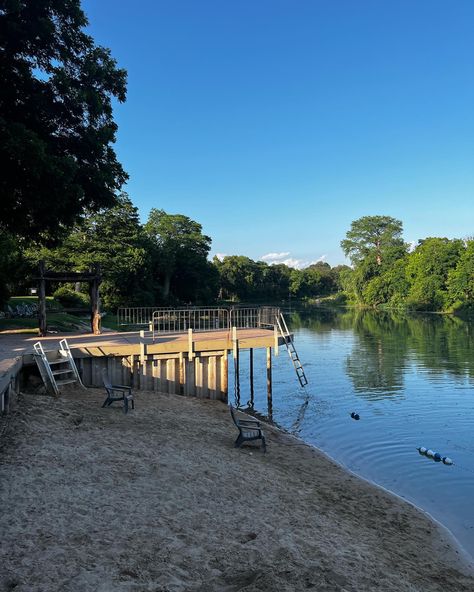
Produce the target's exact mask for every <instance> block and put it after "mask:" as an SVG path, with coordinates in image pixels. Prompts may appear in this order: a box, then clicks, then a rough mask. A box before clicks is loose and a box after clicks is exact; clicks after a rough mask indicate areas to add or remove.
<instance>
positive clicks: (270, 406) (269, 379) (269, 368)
mask: <svg viewBox="0 0 474 592" xmlns="http://www.w3.org/2000/svg"><path fill="white" fill-rule="evenodd" d="M267 403H268V417H269V418H270V419H271V418H272V414H273V400H272V348H271V347H267Z"/></svg>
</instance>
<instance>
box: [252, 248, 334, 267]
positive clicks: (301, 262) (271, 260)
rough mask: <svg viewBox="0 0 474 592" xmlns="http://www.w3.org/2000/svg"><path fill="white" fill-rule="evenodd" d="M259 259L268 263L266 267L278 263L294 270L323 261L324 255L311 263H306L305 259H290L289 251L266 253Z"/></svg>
mask: <svg viewBox="0 0 474 592" xmlns="http://www.w3.org/2000/svg"><path fill="white" fill-rule="evenodd" d="M260 259H261V260H262V261H265V262H266V263H268V265H277V264H279V263H283V264H284V265H288V267H293V268H294V269H304V268H305V267H308V266H309V265H313V263H317V262H318V261H324V260H325V259H326V255H321V257H319V258H318V259H315V260H313V261H307V260H305V259H296V257H291V253H290V252H289V251H284V252H281V253H267V254H266V255H262V256H261V257H260Z"/></svg>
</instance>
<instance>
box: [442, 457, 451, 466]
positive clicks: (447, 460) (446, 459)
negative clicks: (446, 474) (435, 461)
mask: <svg viewBox="0 0 474 592" xmlns="http://www.w3.org/2000/svg"><path fill="white" fill-rule="evenodd" d="M443 463H444V464H445V465H452V464H453V461H452V460H451V459H450V458H449V456H443Z"/></svg>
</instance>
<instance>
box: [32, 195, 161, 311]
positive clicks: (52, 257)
mask: <svg viewBox="0 0 474 592" xmlns="http://www.w3.org/2000/svg"><path fill="white" fill-rule="evenodd" d="M151 249H152V245H151V243H150V242H149V239H148V237H147V236H146V234H145V232H144V230H143V228H142V226H141V224H140V220H139V216H138V210H137V208H136V207H135V206H134V205H133V204H132V202H131V201H130V198H129V197H128V195H127V194H125V193H122V194H121V195H119V196H118V198H117V204H116V205H115V206H114V207H113V208H109V209H107V210H103V211H101V212H98V213H92V214H88V215H87V216H85V217H84V218H83V220H82V221H81V223H80V224H79V225H77V226H76V227H75V228H74V229H73V230H72V231H71V232H70V233H69V235H68V237H67V238H66V239H65V240H64V241H63V242H62V243H61V245H60V246H58V247H56V248H54V249H47V248H42V249H41V248H40V249H38V248H34V249H33V248H30V249H29V258H30V261H31V262H32V263H34V264H36V263H37V261H38V260H39V259H45V260H46V262H47V265H48V267H50V268H51V269H57V270H64V269H68V270H77V271H85V270H87V269H89V268H90V266H91V265H92V264H93V263H99V264H100V265H101V268H102V275H103V278H104V279H103V282H102V285H101V298H102V302H103V306H104V308H107V309H115V308H117V307H118V306H122V305H129V306H133V305H146V304H149V305H153V304H154V302H153V300H154V295H153V283H152V276H151Z"/></svg>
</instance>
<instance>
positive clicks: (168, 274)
mask: <svg viewBox="0 0 474 592" xmlns="http://www.w3.org/2000/svg"><path fill="white" fill-rule="evenodd" d="M145 231H146V232H147V234H148V236H149V238H150V240H151V241H152V243H153V245H154V248H155V255H154V273H155V277H156V278H157V281H158V282H159V284H160V285H161V289H162V295H163V299H164V300H165V301H168V300H169V298H170V294H173V295H174V296H175V297H176V298H178V299H181V300H186V301H188V300H191V301H195V299H196V294H197V293H199V292H201V293H205V292H206V290H203V288H204V286H205V285H206V282H207V281H208V280H209V278H210V277H211V276H212V281H214V282H215V281H216V277H215V276H214V274H213V268H212V266H211V265H210V264H209V263H208V261H207V255H208V253H209V251H210V249H211V242H212V241H211V238H210V237H209V236H206V235H205V234H203V233H202V226H201V224H199V223H198V222H195V221H194V220H191V218H188V217H187V216H183V215H182V214H167V213H166V212H165V211H164V210H157V209H155V208H153V209H152V210H151V212H150V215H149V217H148V221H147V223H146V224H145Z"/></svg>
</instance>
